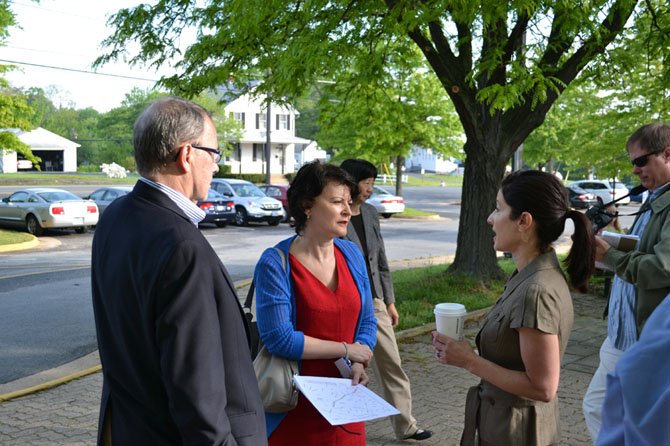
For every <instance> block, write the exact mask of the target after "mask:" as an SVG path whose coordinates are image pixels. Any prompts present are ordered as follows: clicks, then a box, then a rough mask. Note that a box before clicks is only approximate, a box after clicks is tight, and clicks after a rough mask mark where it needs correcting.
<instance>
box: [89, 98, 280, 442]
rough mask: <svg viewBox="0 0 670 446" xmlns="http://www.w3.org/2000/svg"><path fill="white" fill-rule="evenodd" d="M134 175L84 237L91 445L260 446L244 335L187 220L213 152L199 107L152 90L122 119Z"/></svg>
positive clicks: (227, 282) (208, 124)
mask: <svg viewBox="0 0 670 446" xmlns="http://www.w3.org/2000/svg"><path fill="white" fill-rule="evenodd" d="M133 144H134V147H135V161H136V163H137V170H138V172H139V174H140V175H141V178H140V180H139V181H138V182H137V184H136V185H135V188H134V189H133V191H132V192H130V193H129V194H128V195H126V196H124V197H121V198H119V199H117V200H115V201H114V202H113V203H112V204H111V205H110V206H109V207H108V208H107V210H106V211H105V214H104V216H103V217H102V218H101V220H100V222H99V224H98V226H97V228H96V231H95V237H94V239H93V255H92V273H91V276H92V287H93V307H94V311H95V323H96V330H97V335H98V348H99V350H100V358H101V361H102V366H103V377H104V381H103V390H102V401H101V406H100V421H99V429H98V443H99V444H110V443H112V444H115V445H149V444H150V445H172V444H175V445H176V444H208V445H219V444H226V445H237V444H240V445H265V444H267V440H266V433H265V419H264V414H263V405H262V403H261V399H260V395H259V392H258V385H257V383H256V377H255V374H254V370H253V367H252V363H251V356H250V353H249V341H248V337H249V333H248V329H247V327H246V324H245V318H244V315H243V311H242V308H241V306H240V304H239V302H238V299H237V296H236V294H235V289H234V286H233V282H232V280H231V278H230V276H229V275H228V273H227V271H226V269H225V267H224V266H223V264H222V263H221V261H220V260H219V258H218V256H217V255H216V253H215V252H214V250H213V249H212V248H211V246H210V244H209V243H208V242H207V240H206V239H205V238H204V237H203V235H202V234H201V233H200V231H199V230H198V222H199V221H200V220H202V218H204V213H203V212H202V211H201V210H200V209H199V208H198V207H197V206H195V204H194V202H196V201H198V200H202V199H204V198H205V197H206V196H207V192H208V190H209V185H210V182H211V179H212V176H213V174H214V173H215V172H217V171H218V166H217V163H218V161H219V160H220V157H221V154H220V152H219V150H218V143H217V135H216V129H215V128H214V123H213V122H212V119H211V117H210V115H209V114H208V112H207V111H206V110H204V109H203V108H202V107H200V106H198V105H196V104H194V103H192V102H189V101H185V100H183V99H179V98H174V97H170V98H163V99H159V100H158V101H156V102H154V103H152V104H151V105H149V107H147V109H146V110H145V111H144V112H143V113H142V114H141V115H140V117H139V118H138V119H137V121H136V122H135V126H134V128H133Z"/></svg>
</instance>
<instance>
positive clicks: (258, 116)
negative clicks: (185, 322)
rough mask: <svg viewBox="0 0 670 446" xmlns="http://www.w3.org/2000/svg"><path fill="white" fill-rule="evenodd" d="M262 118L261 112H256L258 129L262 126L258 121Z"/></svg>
mask: <svg viewBox="0 0 670 446" xmlns="http://www.w3.org/2000/svg"><path fill="white" fill-rule="evenodd" d="M260 119H261V115H260V113H256V130H258V129H259V128H261V127H260V124H259V123H258V121H260Z"/></svg>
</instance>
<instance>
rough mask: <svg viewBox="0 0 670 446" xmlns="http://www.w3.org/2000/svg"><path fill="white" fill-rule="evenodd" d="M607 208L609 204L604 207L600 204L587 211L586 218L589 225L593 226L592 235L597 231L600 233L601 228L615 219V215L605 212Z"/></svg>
mask: <svg viewBox="0 0 670 446" xmlns="http://www.w3.org/2000/svg"><path fill="white" fill-rule="evenodd" d="M608 206H609V204H607V205H604V204H602V203H598V204H596V205H594V206H591V207H590V208H588V209H587V211H586V218H588V219H589V221H590V222H591V224H592V225H593V233H594V234H597V233H598V231H600V230H601V229H602V228H604V227H605V226H607V225H608V224H610V223H611V222H612V220H614V219H615V218H616V216H617V214H616V213H615V214H612V213H610V212H607V207H608Z"/></svg>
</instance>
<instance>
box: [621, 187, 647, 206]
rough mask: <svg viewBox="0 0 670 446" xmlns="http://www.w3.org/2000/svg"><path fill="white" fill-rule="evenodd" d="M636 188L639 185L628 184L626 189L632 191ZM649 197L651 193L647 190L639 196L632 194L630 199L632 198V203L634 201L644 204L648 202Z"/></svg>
mask: <svg viewBox="0 0 670 446" xmlns="http://www.w3.org/2000/svg"><path fill="white" fill-rule="evenodd" d="M636 186H638V185H637V184H627V185H626V187H627V188H628V190H630V191H632V190H633V188H635V187H636ZM648 196H649V191H648V190H645V191H644V192H642V193H639V194H633V193H631V194H630V197H629V198H630V201H632V202H637V203H644V202H645V201H647V197H648Z"/></svg>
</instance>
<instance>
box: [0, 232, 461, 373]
mask: <svg viewBox="0 0 670 446" xmlns="http://www.w3.org/2000/svg"><path fill="white" fill-rule="evenodd" d="M457 224H458V222H457V221H454V220H450V219H442V220H432V221H430V220H429V221H411V220H396V219H390V220H383V221H382V231H383V233H384V236H385V238H386V247H387V252H388V255H389V258H390V259H391V260H397V259H411V258H420V257H433V256H438V255H446V254H453V253H454V252H455V250H456V234H457ZM203 233H204V234H205V237H206V238H207V239H208V240H209V241H210V243H211V245H212V246H213V247H214V250H215V251H216V252H217V253H218V254H219V257H220V258H221V260H222V261H223V263H224V264H225V265H226V267H227V269H228V271H229V272H230V273H231V275H232V277H233V280H236V281H239V280H244V279H248V278H249V277H251V275H252V274H253V269H254V266H255V264H256V261H257V260H258V258H259V257H260V255H261V253H262V252H263V250H264V249H265V248H267V247H269V246H272V245H274V244H275V243H277V242H278V241H279V240H281V239H283V238H285V237H288V236H289V235H291V234H292V229H290V228H289V227H288V225H285V224H282V225H279V226H277V227H270V226H267V225H254V226H250V227H243V228H238V227H234V226H233V227H227V228H221V229H220V228H215V227H213V226H212V227H211V228H210V229H203ZM91 239H92V234H75V233H73V232H71V233H67V234H58V235H56V234H55V233H54V234H52V235H51V236H50V237H47V238H44V240H43V241H44V242H45V245H50V246H52V247H51V248H48V249H36V250H31V251H28V252H20V253H5V254H0V327H2V328H0V345H2V346H3V348H2V349H0V383H6V382H9V381H12V380H15V379H18V378H21V377H23V376H27V375H30V374H33V373H36V372H38V371H40V370H44V369H48V368H51V367H55V366H57V365H60V364H64V363H67V362H69V361H72V360H73V359H75V358H78V357H80V356H82V355H84V354H87V353H90V352H92V351H94V350H95V349H96V337H95V326H94V323H93V308H92V305H91V297H90V287H91V280H90V249H91ZM55 242H60V243H61V245H59V246H57V247H53V245H54V243H55Z"/></svg>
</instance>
